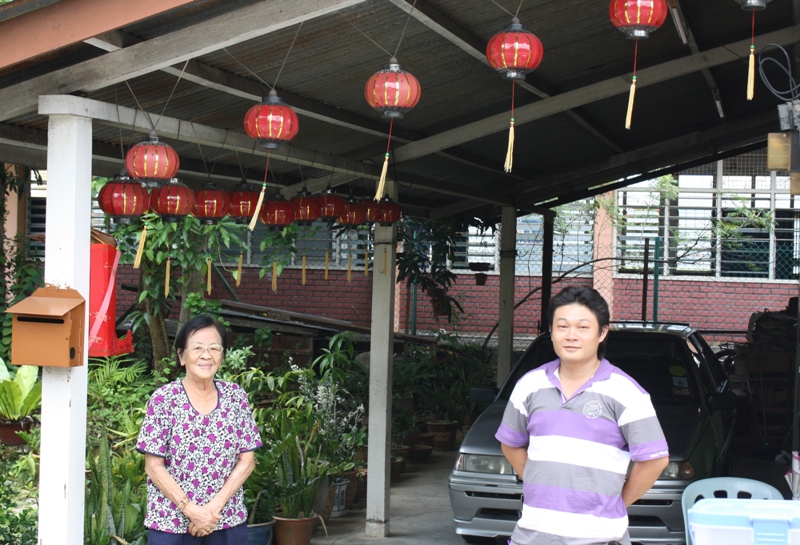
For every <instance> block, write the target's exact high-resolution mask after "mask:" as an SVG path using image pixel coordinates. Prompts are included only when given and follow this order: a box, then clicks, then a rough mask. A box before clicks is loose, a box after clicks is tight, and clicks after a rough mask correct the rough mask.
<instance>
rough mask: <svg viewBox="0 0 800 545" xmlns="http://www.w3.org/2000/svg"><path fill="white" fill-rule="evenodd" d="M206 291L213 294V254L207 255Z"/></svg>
mask: <svg viewBox="0 0 800 545" xmlns="http://www.w3.org/2000/svg"><path fill="white" fill-rule="evenodd" d="M206 293H208V294H209V295H211V256H208V257H206Z"/></svg>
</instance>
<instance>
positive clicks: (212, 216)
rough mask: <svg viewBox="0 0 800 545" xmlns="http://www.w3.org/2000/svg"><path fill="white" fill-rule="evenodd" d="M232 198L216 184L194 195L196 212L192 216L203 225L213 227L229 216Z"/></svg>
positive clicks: (208, 184) (209, 185) (210, 184)
mask: <svg viewBox="0 0 800 545" xmlns="http://www.w3.org/2000/svg"><path fill="white" fill-rule="evenodd" d="M229 207H230V198H228V194H227V193H225V192H224V191H222V190H221V189H220V188H218V187H217V185H216V184H215V183H214V182H208V183H207V184H206V186H205V187H204V188H203V189H201V190H199V191H197V192H195V194H194V210H193V211H192V214H193V215H194V216H195V217H196V218H198V219H200V221H201V222H202V223H205V224H207V225H213V224H214V223H217V222H218V221H219V220H221V219H222V218H224V217H225V216H226V215H227V214H228V208H229Z"/></svg>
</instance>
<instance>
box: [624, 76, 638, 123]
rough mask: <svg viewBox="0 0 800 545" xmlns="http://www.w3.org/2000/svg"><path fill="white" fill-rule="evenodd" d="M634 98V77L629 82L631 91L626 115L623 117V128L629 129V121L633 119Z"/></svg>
mask: <svg viewBox="0 0 800 545" xmlns="http://www.w3.org/2000/svg"><path fill="white" fill-rule="evenodd" d="M634 97H636V76H633V79H632V80H631V91H630V94H629V95H628V114H627V115H626V116H625V128H626V129H628V130H630V129H631V120H632V119H633V100H634Z"/></svg>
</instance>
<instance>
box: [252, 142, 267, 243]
mask: <svg viewBox="0 0 800 545" xmlns="http://www.w3.org/2000/svg"><path fill="white" fill-rule="evenodd" d="M271 153H272V152H271V150H267V165H266V166H265V167H264V182H263V183H262V184H261V193H259V194H258V202H257V203H256V211H255V213H253V217H252V219H251V220H250V225H249V226H248V228H249V229H250V230H251V231H252V230H253V229H255V228H256V223H258V215H259V214H260V213H261V205H263V204H264V194H265V193H266V192H267V174H268V173H269V157H270V154H271Z"/></svg>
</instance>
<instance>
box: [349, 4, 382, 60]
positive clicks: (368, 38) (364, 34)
mask: <svg viewBox="0 0 800 545" xmlns="http://www.w3.org/2000/svg"><path fill="white" fill-rule="evenodd" d="M336 13H338V14H339V16H340V17H341V18H342V19H344V20H345V22H347V23H349V24H350V26H352V27H353V28H354V29H356V30H357V31H359V32H360V33H361V35H362V36H364V37H365V38H366V39H367V40H369V41H370V42H372V43H373V44H374V45H375V46H376V47H377V48H378V49H380V50H381V51H383V52H384V53H386V54H387V55H389V56H390V57H391V56H392V54H391V53H389V52H388V51H386V50H385V49H384V48H383V46H381V44H379V43H378V42H376V41H375V40H373V39H372V38H370V37H369V36H367V35H366V33H364V31H363V30H361V29H360V28H358V27H357V26H356V25H355V24H353V23H352V22H350V21H348V20H347V18H346V17H345V16H344V15H343V14H342V12H341V11H337V12H336Z"/></svg>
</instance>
